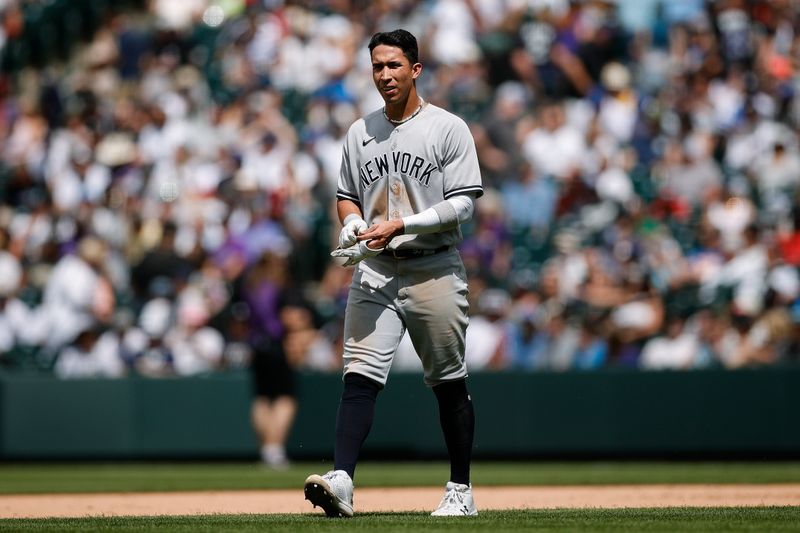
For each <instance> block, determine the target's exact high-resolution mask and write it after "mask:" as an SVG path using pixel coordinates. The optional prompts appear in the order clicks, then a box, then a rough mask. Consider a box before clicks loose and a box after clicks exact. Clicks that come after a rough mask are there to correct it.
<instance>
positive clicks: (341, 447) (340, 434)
mask: <svg viewBox="0 0 800 533" xmlns="http://www.w3.org/2000/svg"><path fill="white" fill-rule="evenodd" d="M382 388H383V387H382V386H381V384H380V383H378V382H377V381H374V380H372V379H370V378H368V377H366V376H362V375H361V374H354V373H349V374H345V376H344V390H343V391H342V398H341V400H340V401H339V412H338V413H337V415H336V446H335V448H334V452H333V468H334V470H344V471H345V472H347V473H348V475H349V476H350V479H355V472H356V463H357V462H358V454H359V452H360V451H361V445H362V444H364V440H365V439H366V438H367V435H368V434H369V430H370V429H371V428H372V419H373V418H374V416H375V400H376V398H377V397H378V392H380V390H381V389H382Z"/></svg>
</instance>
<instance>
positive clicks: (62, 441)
mask: <svg viewBox="0 0 800 533" xmlns="http://www.w3.org/2000/svg"><path fill="white" fill-rule="evenodd" d="M340 388H341V380H340V378H339V376H337V375H329V374H303V375H301V376H300V379H299V383H298V392H299V399H300V408H299V414H298V417H297V421H296V423H295V425H294V428H293V430H292V433H291V438H290V442H289V451H290V453H291V455H292V456H293V457H294V458H296V459H327V458H330V456H331V454H332V441H333V426H334V419H335V416H336V408H337V401H338V396H339V392H340ZM470 389H471V392H472V396H473V399H474V401H475V406H476V416H477V424H476V439H475V455H476V457H478V458H498V457H564V458H568V457H610V456H620V457H623V456H642V457H643V456H648V457H656V456H660V457H686V456H711V457H720V458H721V457H733V456H755V457H787V456H800V369H794V368H790V369H764V370H746V371H744V370H742V371H693V372H652V373H651V372H648V373H642V372H635V371H600V372H591V373H563V374H521V373H516V374H511V373H488V374H475V375H473V376H472V377H471V378H470ZM250 399H251V396H250V381H249V379H248V376H247V374H244V373H230V374H222V375H214V376H210V377H202V378H191V379H187V378H183V379H143V378H129V379H122V380H74V381H60V380H57V379H54V378H52V377H43V376H22V375H14V374H6V375H3V374H0V459H4V460H19V459H105V458H108V459H112V458H113V459H127V458H130V459H158V458H164V459H180V458H187V459H200V458H209V459H213V458H230V459H239V458H242V459H246V458H255V457H256V448H257V446H256V439H255V436H254V435H253V433H252V430H251V429H250V425H249V403H250ZM443 451H444V445H443V441H442V438H441V435H440V431H439V428H438V419H437V414H436V404H435V400H434V397H433V394H432V393H431V392H430V391H429V390H428V389H427V388H426V387H425V386H424V385H423V384H422V380H421V376H419V375H416V374H393V375H392V376H391V377H390V380H389V384H388V386H387V388H386V390H384V391H383V392H382V393H381V395H380V397H379V399H378V407H377V413H376V418H375V423H374V425H373V429H372V433H371V434H370V436H369V438H368V440H367V442H366V444H365V448H364V454H365V456H373V457H379V456H380V457H392V458H441V457H443Z"/></svg>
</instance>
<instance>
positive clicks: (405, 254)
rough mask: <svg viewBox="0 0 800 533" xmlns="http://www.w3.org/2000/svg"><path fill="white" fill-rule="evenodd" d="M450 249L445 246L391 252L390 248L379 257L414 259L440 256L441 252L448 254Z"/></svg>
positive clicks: (401, 249) (448, 246) (402, 249)
mask: <svg viewBox="0 0 800 533" xmlns="http://www.w3.org/2000/svg"><path fill="white" fill-rule="evenodd" d="M449 249H450V245H449V244H445V245H444V246H440V247H438V248H432V249H425V250H423V249H420V248H400V249H399V250H390V249H389V248H387V249H386V250H384V251H382V252H381V253H380V254H378V255H383V256H388V257H393V258H394V259H412V258H414V257H426V256H428V255H433V254H438V253H440V252H446V251H447V250H449Z"/></svg>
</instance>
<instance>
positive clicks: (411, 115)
mask: <svg viewBox="0 0 800 533" xmlns="http://www.w3.org/2000/svg"><path fill="white" fill-rule="evenodd" d="M424 103H425V100H423V99H422V98H420V99H419V107H418V108H417V110H416V111H414V112H413V113H411V114H410V115H409V116H408V117H406V118H401V119H400V120H395V119H393V118H389V115H387V114H386V106H383V116H384V117H385V118H386V120H388V121H389V122H391V123H392V124H397V125H399V124H405V123H406V122H408V121H409V120H411V119H412V118H414V117H416V116H417V115H419V112H420V111H422V105H423V104H424Z"/></svg>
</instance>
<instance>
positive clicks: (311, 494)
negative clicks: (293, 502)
mask: <svg viewBox="0 0 800 533" xmlns="http://www.w3.org/2000/svg"><path fill="white" fill-rule="evenodd" d="M304 492H305V494H306V500H308V501H310V502H311V503H312V504H314V507H316V506H317V505H319V506H320V507H322V509H323V510H324V511H325V515H326V516H327V517H328V518H339V517H347V518H349V517H351V516H353V480H352V479H350V476H349V475H348V474H347V472H345V471H344V470H331V471H330V472H328V473H327V474H325V475H324V476H320V475H318V474H311V475H310V476H308V478H306V485H305V489H304Z"/></svg>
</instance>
